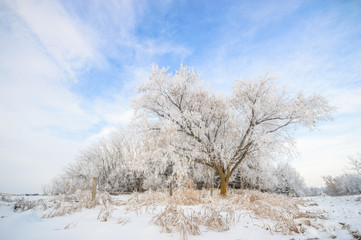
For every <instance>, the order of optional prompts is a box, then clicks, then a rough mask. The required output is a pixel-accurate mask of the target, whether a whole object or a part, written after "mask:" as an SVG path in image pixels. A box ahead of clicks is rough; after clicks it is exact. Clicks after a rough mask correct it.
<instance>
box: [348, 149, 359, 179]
mask: <svg viewBox="0 0 361 240" xmlns="http://www.w3.org/2000/svg"><path fill="white" fill-rule="evenodd" d="M348 159H349V160H350V166H351V167H350V170H351V171H353V172H355V173H357V174H358V175H360V176H361V153H359V154H357V155H356V156H350V157H348Z"/></svg>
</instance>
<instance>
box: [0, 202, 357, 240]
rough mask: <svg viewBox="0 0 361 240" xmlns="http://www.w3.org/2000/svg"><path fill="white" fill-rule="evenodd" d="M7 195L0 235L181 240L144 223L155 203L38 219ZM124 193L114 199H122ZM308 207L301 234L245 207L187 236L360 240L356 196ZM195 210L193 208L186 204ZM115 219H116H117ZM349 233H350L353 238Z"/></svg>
mask: <svg viewBox="0 0 361 240" xmlns="http://www.w3.org/2000/svg"><path fill="white" fill-rule="evenodd" d="M16 198H19V197H11V198H10V199H9V198H7V199H5V200H8V201H0V239H1V240H7V239H9V240H16V239H19V240H21V239H24V240H25V239H26V240H31V239H34V240H35V239H36V240H42V239H44V240H45V239H53V240H56V239H87V240H91V239H107V240H112V239H181V235H180V234H179V233H164V232H161V231H160V230H161V229H160V227H158V226H155V225H154V224H152V223H151V222H150V221H151V219H152V217H153V216H154V214H155V213H157V212H160V211H161V210H162V209H164V206H163V207H162V206H159V207H157V208H155V209H154V211H142V212H141V213H139V212H137V211H127V210H126V207H125V205H120V206H117V205H114V206H113V205H112V206H111V207H112V209H113V211H112V213H111V216H110V217H109V218H108V220H107V221H106V222H101V221H99V220H97V219H98V216H99V212H100V210H101V206H97V207H95V208H91V209H86V208H84V209H82V210H81V211H79V212H75V213H72V214H67V215H64V216H60V217H53V218H42V216H43V214H44V210H43V209H41V208H40V207H36V208H34V209H30V210H27V211H23V212H21V211H17V212H14V211H13V208H14V204H15V202H14V201H12V200H15V199H16ZM128 198H130V196H129V195H124V196H118V197H115V199H116V200H118V201H123V202H124V201H126V200H127V199H128ZM26 199H28V200H34V201H35V200H40V199H42V200H43V201H48V200H49V199H50V197H45V196H44V197H39V196H37V197H26ZM306 199H308V200H311V201H312V204H309V205H310V206H307V207H302V208H303V209H302V210H304V211H305V212H306V211H307V212H318V213H319V216H320V217H319V218H314V219H309V220H310V223H311V224H309V225H310V226H307V224H306V227H305V230H306V231H305V232H304V233H303V234H293V235H282V234H281V233H279V232H276V233H274V232H271V231H270V230H267V228H265V227H264V226H265V225H267V223H268V222H269V221H270V220H267V219H259V218H255V217H254V215H252V214H250V213H249V212H247V211H241V212H240V213H239V216H240V218H239V220H238V221H237V222H236V223H234V224H233V225H231V226H230V229H229V230H228V231H224V232H215V231H211V230H209V229H207V228H206V227H204V226H203V227H201V234H200V235H195V236H192V235H190V236H189V237H188V239H239V240H241V239H242V240H243V239H360V238H357V237H356V235H358V236H360V233H361V196H360V195H358V196H345V197H329V196H319V197H312V198H306ZM183 208H184V209H185V210H186V209H197V208H199V206H197V205H196V206H187V207H185V206H184V207H183ZM119 219H121V220H122V223H119ZM353 235H354V236H355V237H354V236H353Z"/></svg>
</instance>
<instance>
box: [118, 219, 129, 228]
mask: <svg viewBox="0 0 361 240" xmlns="http://www.w3.org/2000/svg"><path fill="white" fill-rule="evenodd" d="M128 222H130V219H129V218H124V217H119V218H118V219H117V223H118V224H121V225H123V226H124V225H125V224H127V223H128Z"/></svg>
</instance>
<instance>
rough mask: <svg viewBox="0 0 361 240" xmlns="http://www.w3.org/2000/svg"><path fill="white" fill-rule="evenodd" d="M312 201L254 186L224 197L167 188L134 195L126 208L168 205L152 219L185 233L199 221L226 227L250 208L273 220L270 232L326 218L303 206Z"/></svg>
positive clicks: (297, 228) (290, 229)
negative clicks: (198, 208)
mask: <svg viewBox="0 0 361 240" xmlns="http://www.w3.org/2000/svg"><path fill="white" fill-rule="evenodd" d="M310 204H312V203H310V202H308V201H305V200H301V199H296V198H292V197H287V196H283V195H278V194H270V193H262V192H259V191H252V190H243V191H232V193H229V194H228V196H227V197H221V196H220V195H219V194H214V195H213V196H210V192H209V191H205V190H203V191H198V190H193V189H177V190H175V191H174V194H173V196H172V197H169V195H168V192H164V191H157V192H154V191H151V192H147V193H144V194H139V195H134V196H133V197H132V198H131V199H130V200H129V202H128V204H127V209H128V210H135V211H137V212H138V213H141V212H142V211H143V210H145V211H149V210H155V209H156V208H157V207H158V206H166V208H165V210H164V211H162V212H161V213H160V214H158V215H156V216H155V217H154V218H153V222H154V223H155V224H156V225H159V226H161V228H162V231H166V232H168V231H171V230H172V231H173V230H176V231H178V232H180V233H181V235H182V236H184V235H186V234H187V233H189V234H192V233H195V232H197V231H193V229H197V226H199V225H204V226H207V227H208V228H209V229H210V230H213V231H226V230H228V229H229V225H230V224H231V223H237V222H238V221H239V218H240V215H239V212H240V211H241V210H247V211H248V212H249V213H250V216H251V217H252V218H261V219H269V220H270V221H271V224H268V225H266V226H264V227H265V228H267V229H269V230H270V231H271V232H281V233H282V234H293V233H296V234H302V233H304V231H305V227H306V226H311V221H310V220H309V219H315V218H324V217H323V216H322V215H321V214H320V213H318V212H308V211H302V210H301V209H300V206H309V205H310ZM177 205H201V206H202V210H201V211H200V212H194V211H193V212H192V211H189V213H184V212H183V210H182V209H181V208H179V209H178V208H176V207H175V206H177ZM171 206H172V207H171ZM237 213H238V215H237ZM175 219H178V220H177V221H176V220H175ZM186 223H187V224H189V225H190V226H189V229H188V228H186V227H184V226H183V225H184V224H186ZM180 226H181V227H180Z"/></svg>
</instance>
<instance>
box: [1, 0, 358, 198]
mask: <svg viewBox="0 0 361 240" xmlns="http://www.w3.org/2000/svg"><path fill="white" fill-rule="evenodd" d="M152 64H156V65H158V66H160V67H163V66H164V67H169V68H170V71H174V70H176V69H177V68H179V66H180V65H181V64H184V65H187V66H190V67H192V68H193V69H194V70H195V71H196V72H198V73H199V75H200V79H201V80H202V81H204V82H205V83H206V86H207V87H208V88H210V89H211V90H212V91H216V92H220V93H224V94H230V93H231V88H232V85H233V83H234V79H236V78H240V77H242V78H256V77H258V76H261V75H264V74H265V73H266V72H270V73H271V74H272V75H273V76H276V77H277V78H278V79H279V80H278V81H279V84H280V85H282V86H285V87H286V88H287V89H288V90H289V91H292V92H297V91H303V92H304V93H305V94H321V95H323V96H325V97H326V98H327V99H328V100H329V101H330V103H331V104H332V105H333V106H335V107H336V108H337V111H336V112H335V114H334V116H333V121H329V122H324V123H321V124H320V125H319V126H318V129H317V130H314V131H311V132H310V131H308V130H298V131H297V132H296V134H295V139H296V146H297V150H298V153H299V154H298V156H297V157H296V158H294V159H293V160H292V161H291V164H292V165H293V166H294V167H295V168H296V169H297V170H298V171H299V172H300V174H301V175H302V176H303V177H304V179H305V182H306V183H307V184H308V185H310V186H322V185H323V181H322V178H321V176H324V175H333V176H336V175H339V174H342V173H344V172H345V171H346V170H347V164H348V156H352V155H355V154H357V153H358V152H360V151H361V1H360V0H355V1H351V0H349V1H348V0H347V1H345V0H344V1H333V0H330V1H323V0H320V1H317V0H312V1H311V0H305V1H303V0H300V1H298V0H293V1H272V0H266V1H251V0H249V1H246V0H244V1H227V0H225V1H217V0H214V1H212V0H207V1H201V0H199V1H191V0H189V1H187V0H179V1H175V0H174V1H172V0H159V1H158V0H154V1H130V0H119V1H116V0H107V1H101V0H89V1H85V0H84V1H83V0H80V1H79V0H77V1H75V0H73V1H71V0H61V1H56V0H23V1H19V0H9V1H8V0H0V192H10V193H36V192H39V193H41V191H42V186H43V185H44V184H46V183H49V182H50V180H51V179H52V178H53V177H54V176H56V175H58V174H60V173H61V172H62V171H63V169H64V168H65V167H66V166H67V165H68V164H69V163H71V162H74V161H75V160H76V158H77V155H78V154H79V150H80V149H82V148H84V147H86V146H87V144H89V142H91V141H93V140H94V139H97V138H99V137H101V136H105V135H106V134H107V133H109V132H111V131H112V130H114V129H117V128H119V127H126V126H127V124H128V123H129V122H130V121H131V119H132V117H133V111H132V109H131V101H130V99H131V98H134V97H135V96H136V87H137V86H138V85H139V84H140V83H141V82H142V81H146V80H147V78H148V77H149V75H150V73H151V66H152Z"/></svg>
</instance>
